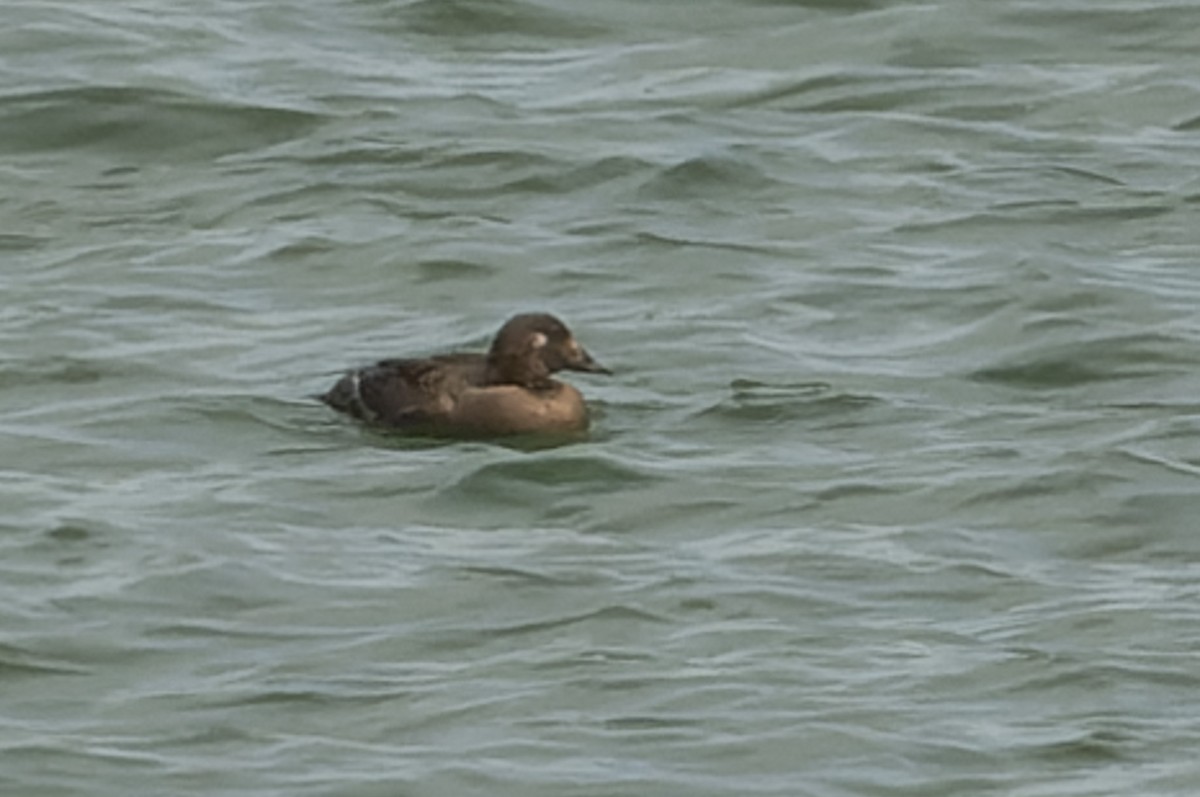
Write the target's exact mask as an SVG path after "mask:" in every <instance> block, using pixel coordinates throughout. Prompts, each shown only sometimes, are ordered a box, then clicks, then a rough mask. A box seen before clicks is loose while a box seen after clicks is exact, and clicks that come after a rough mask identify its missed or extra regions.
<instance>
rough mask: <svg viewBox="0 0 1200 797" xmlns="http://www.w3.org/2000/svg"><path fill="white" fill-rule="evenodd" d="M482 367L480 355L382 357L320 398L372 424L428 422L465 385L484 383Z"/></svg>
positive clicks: (451, 402) (445, 410) (447, 408)
mask: <svg viewBox="0 0 1200 797" xmlns="http://www.w3.org/2000/svg"><path fill="white" fill-rule="evenodd" d="M485 371H486V361H485V359H484V357H483V355H479V354H448V355H442V356H440V357H429V358H425V359H392V360H381V361H380V362H378V363H376V364H375V365H371V366H368V367H366V368H360V369H358V370H355V371H351V372H349V373H348V374H346V375H345V376H343V377H342V378H341V379H340V380H338V382H337V384H335V385H334V386H333V388H331V389H330V390H329V392H328V393H326V394H325V395H323V396H322V397H321V400H322V401H324V402H325V403H326V404H328V405H329V406H331V407H333V408H334V409H336V410H339V411H341V412H345V413H347V414H349V415H352V416H354V417H355V418H359V419H361V420H364V421H369V422H372V423H379V424H383V425H386V426H398V427H412V426H421V425H426V424H433V423H436V422H437V421H438V419H439V418H442V417H444V416H445V415H446V414H447V413H449V412H450V411H451V410H452V409H453V408H454V405H455V403H456V402H457V400H458V397H459V396H460V395H461V394H462V392H463V391H464V390H465V389H467V388H468V387H472V386H475V385H479V384H483V381H484V374H485Z"/></svg>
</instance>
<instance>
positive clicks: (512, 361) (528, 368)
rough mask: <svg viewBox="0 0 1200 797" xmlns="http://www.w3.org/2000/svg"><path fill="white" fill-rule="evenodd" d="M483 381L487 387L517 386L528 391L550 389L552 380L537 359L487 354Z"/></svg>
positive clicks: (548, 372) (493, 353)
mask: <svg viewBox="0 0 1200 797" xmlns="http://www.w3.org/2000/svg"><path fill="white" fill-rule="evenodd" d="M484 379H485V381H486V382H487V383H488V384H489V385H518V386H520V387H524V388H528V389H530V390H544V389H546V388H548V387H552V386H553V384H554V380H553V379H551V378H550V371H549V369H547V368H546V365H545V363H543V362H542V361H541V358H539V357H515V356H511V355H509V356H505V355H502V354H497V353H496V352H489V353H488V357H487V369H486V371H485V374H484Z"/></svg>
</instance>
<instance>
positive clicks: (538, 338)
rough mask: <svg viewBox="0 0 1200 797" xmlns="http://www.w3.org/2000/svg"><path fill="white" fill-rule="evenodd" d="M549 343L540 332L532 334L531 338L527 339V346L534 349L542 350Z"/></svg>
mask: <svg viewBox="0 0 1200 797" xmlns="http://www.w3.org/2000/svg"><path fill="white" fill-rule="evenodd" d="M549 342H550V339H549V338H547V337H546V336H545V335H544V334H542V333H541V332H534V333H533V336H532V337H531V338H530V339H529V346H530V347H531V348H534V349H541V348H544V347H545V345H546V344H547V343H549Z"/></svg>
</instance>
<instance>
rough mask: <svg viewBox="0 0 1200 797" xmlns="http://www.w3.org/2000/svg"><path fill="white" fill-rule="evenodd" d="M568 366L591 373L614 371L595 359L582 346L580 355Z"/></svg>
mask: <svg viewBox="0 0 1200 797" xmlns="http://www.w3.org/2000/svg"><path fill="white" fill-rule="evenodd" d="M567 367H568V368H570V369H571V370H572V371H584V372H586V373H589V374H608V375H610V376H611V375H612V371H610V370H608V369H607V368H605V367H604V366H603V365H601V364H600V363H598V362H596V361H595V360H593V359H592V355H590V354H588V353H587V349H584V348H583V347H582V346H581V347H580V348H579V356H578V357H577V358H575V359H574V360H573V361H572V362H571V364H570V365H568V366H567Z"/></svg>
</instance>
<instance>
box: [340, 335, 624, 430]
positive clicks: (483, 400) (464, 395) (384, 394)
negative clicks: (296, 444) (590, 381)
mask: <svg viewBox="0 0 1200 797" xmlns="http://www.w3.org/2000/svg"><path fill="white" fill-rule="evenodd" d="M564 369H566V370H571V371H585V372H588V373H597V374H611V373H612V371H609V370H608V369H607V368H605V367H604V366H602V365H600V364H599V363H598V362H596V361H595V360H593V359H592V356H591V355H590V354H588V353H587V351H586V350H585V349H584V348H583V347H582V346H580V345H579V343H578V342H577V341H576V340H575V336H574V335H572V334H571V331H570V330H569V329H567V326H566V324H564V323H563V322H562V321H559V320H558V319H557V318H555V317H554V316H552V315H549V314H547V313H523V314H521V315H517V316H513V317H512V318H510V319H509V320H508V321H507V322H506V323H505V324H504V326H502V327H501V328H500V331H499V332H497V333H496V337H495V338H494V339H493V340H492V346H491V348H490V349H488V352H487V354H443V355H440V356H436V357H428V358H424V359H398V360H381V361H380V362H378V363H376V364H375V365H371V366H367V367H366V368H359V369H357V370H354V371H350V372H349V373H347V374H346V375H345V376H343V377H342V378H341V379H340V380H338V382H337V384H335V385H334V386H333V387H332V388H331V389H330V390H329V392H327V393H325V394H324V395H322V396H320V399H321V400H322V401H324V402H325V403H326V404H328V405H329V406H331V407H333V408H334V409H335V410H338V411H340V412H344V413H347V414H349V415H352V416H354V417H355V418H358V419H360V420H364V421H367V422H369V423H373V424H378V425H380V426H386V427H391V428H394V429H402V430H406V431H413V432H419V433H427V434H438V435H450V436H461V437H495V436H501V435H512V434H528V433H534V432H552V433H562V432H581V431H583V430H585V429H587V426H588V412H587V405H585V404H584V401H583V396H582V395H580V393H579V391H578V390H576V389H575V388H574V387H572V386H571V385H568V384H567V383H565V382H559V381H558V380H556V379H553V378H551V374H554V373H555V372H557V371H562V370H564Z"/></svg>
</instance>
